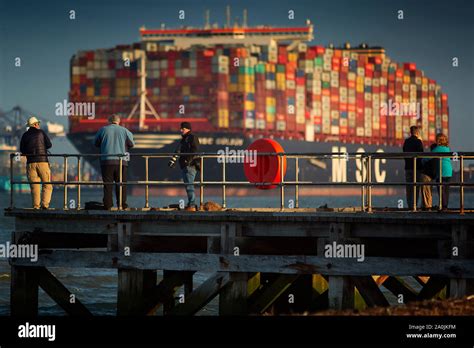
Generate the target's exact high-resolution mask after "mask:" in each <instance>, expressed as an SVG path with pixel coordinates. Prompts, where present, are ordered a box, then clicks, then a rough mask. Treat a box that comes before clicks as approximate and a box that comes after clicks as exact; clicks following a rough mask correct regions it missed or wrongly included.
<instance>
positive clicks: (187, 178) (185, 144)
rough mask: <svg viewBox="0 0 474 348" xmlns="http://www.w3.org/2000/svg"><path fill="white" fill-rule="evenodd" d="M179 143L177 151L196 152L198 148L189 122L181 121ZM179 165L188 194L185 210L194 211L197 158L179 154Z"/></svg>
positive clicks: (198, 166)
mask: <svg viewBox="0 0 474 348" xmlns="http://www.w3.org/2000/svg"><path fill="white" fill-rule="evenodd" d="M181 136H182V138H181V143H180V148H179V153H197V152H198V149H199V138H198V137H197V136H196V135H195V134H193V133H192V132H191V123H189V122H182V123H181ZM179 166H180V168H181V173H182V176H183V182H184V183H185V184H188V185H186V193H187V195H188V205H187V206H186V210H187V211H196V210H197V207H196V195H195V193H194V185H193V183H194V179H195V178H196V173H197V171H198V170H200V169H201V168H200V162H199V158H197V157H196V156H193V155H181V156H179Z"/></svg>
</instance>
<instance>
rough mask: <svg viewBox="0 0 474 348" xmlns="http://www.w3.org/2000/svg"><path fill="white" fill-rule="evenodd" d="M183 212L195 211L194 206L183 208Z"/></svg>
mask: <svg viewBox="0 0 474 348" xmlns="http://www.w3.org/2000/svg"><path fill="white" fill-rule="evenodd" d="M184 210H186V211H197V209H196V206H195V205H189V206H187V207H186V208H184Z"/></svg>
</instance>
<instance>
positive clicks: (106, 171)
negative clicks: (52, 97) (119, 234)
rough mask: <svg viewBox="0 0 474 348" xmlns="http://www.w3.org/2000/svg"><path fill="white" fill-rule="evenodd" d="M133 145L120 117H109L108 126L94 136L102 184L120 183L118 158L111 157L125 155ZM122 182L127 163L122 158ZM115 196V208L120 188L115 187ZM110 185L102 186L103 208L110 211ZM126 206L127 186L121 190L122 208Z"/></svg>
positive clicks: (131, 136) (131, 137)
mask: <svg viewBox="0 0 474 348" xmlns="http://www.w3.org/2000/svg"><path fill="white" fill-rule="evenodd" d="M134 145H135V143H134V141H133V134H132V133H131V132H130V131H129V130H128V129H126V128H125V127H122V126H120V117H119V116H117V115H112V116H110V117H109V124H108V125H107V126H104V127H102V128H101V129H99V131H98V132H97V134H96V136H95V146H97V147H100V153H101V154H102V155H103V156H101V158H100V168H101V170H102V180H103V181H104V182H116V183H117V182H120V157H119V156H113V155H119V154H122V155H125V154H126V152H127V151H128V149H130V148H132V147H133V146H134ZM122 159H123V161H122V182H127V166H128V161H126V160H125V157H122ZM115 196H116V201H117V206H118V207H119V206H120V203H119V202H120V200H119V197H120V186H119V185H116V186H115ZM112 206H113V203H112V184H107V185H104V207H105V209H108V210H109V209H111V208H112ZM127 207H128V205H127V186H126V185H124V186H123V188H122V208H123V209H126V208H127Z"/></svg>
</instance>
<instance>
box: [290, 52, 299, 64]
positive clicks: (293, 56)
mask: <svg viewBox="0 0 474 348" xmlns="http://www.w3.org/2000/svg"><path fill="white" fill-rule="evenodd" d="M297 60H298V53H288V61H289V62H296V61H297Z"/></svg>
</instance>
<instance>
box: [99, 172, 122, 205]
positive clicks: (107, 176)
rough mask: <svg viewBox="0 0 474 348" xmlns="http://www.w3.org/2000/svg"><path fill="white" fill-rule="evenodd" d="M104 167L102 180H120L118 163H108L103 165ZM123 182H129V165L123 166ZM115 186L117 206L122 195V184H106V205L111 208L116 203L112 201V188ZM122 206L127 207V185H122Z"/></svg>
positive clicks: (104, 200)
mask: <svg viewBox="0 0 474 348" xmlns="http://www.w3.org/2000/svg"><path fill="white" fill-rule="evenodd" d="M100 168H101V169H102V180H103V181H104V182H120V165H118V164H106V165H101V166H100ZM122 182H127V166H122ZM113 186H115V199H116V202H117V207H118V206H119V205H120V204H119V197H120V185H113V184H107V185H104V199H103V202H104V207H105V209H110V208H112V207H113V206H114V205H113V203H112V190H113ZM122 208H127V186H126V185H124V186H122Z"/></svg>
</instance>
